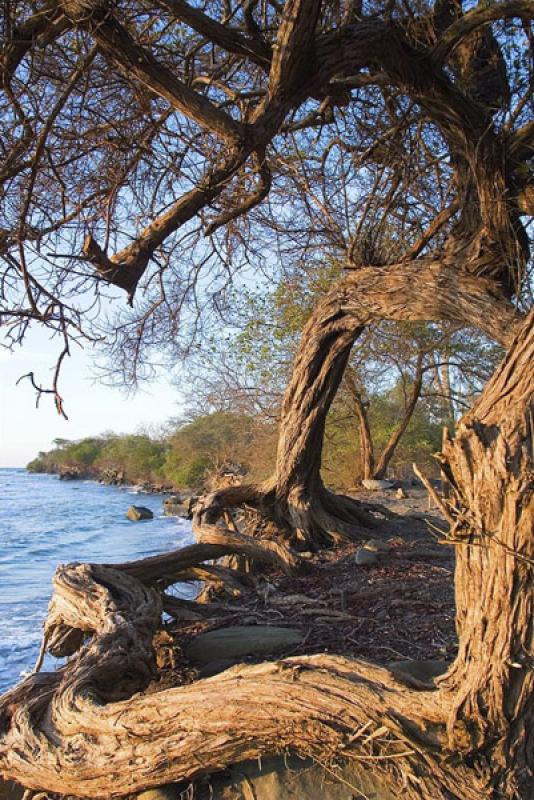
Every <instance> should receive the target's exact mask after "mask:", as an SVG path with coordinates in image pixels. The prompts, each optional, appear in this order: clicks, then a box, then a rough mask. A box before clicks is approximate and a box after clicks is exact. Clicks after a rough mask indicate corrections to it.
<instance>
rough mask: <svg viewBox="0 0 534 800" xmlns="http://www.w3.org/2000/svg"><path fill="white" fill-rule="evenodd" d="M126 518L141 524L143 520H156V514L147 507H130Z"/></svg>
mask: <svg viewBox="0 0 534 800" xmlns="http://www.w3.org/2000/svg"><path fill="white" fill-rule="evenodd" d="M126 516H127V517H128V519H130V520H131V521H132V522H139V521H140V520H142V519H154V514H153V513H152V511H151V510H150V509H149V508H146V506H130V508H129V509H128V511H127V512H126Z"/></svg>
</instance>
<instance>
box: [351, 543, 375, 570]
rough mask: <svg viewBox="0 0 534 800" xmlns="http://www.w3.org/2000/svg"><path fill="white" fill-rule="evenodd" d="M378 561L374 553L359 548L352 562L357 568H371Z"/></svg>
mask: <svg viewBox="0 0 534 800" xmlns="http://www.w3.org/2000/svg"><path fill="white" fill-rule="evenodd" d="M377 561H378V555H377V553H376V551H373V550H367V549H366V548H365V547H359V548H358V549H357V550H356V555H355V556H354V562H355V563H356V564H357V565H358V566H359V567H372V566H373V565H374V564H376V563H377Z"/></svg>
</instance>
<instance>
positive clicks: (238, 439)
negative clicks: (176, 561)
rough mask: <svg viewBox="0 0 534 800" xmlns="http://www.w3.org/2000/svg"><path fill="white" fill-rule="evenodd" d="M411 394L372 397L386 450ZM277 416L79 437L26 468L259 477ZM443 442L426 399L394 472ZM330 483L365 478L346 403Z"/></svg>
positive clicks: (144, 476) (332, 450)
mask: <svg viewBox="0 0 534 800" xmlns="http://www.w3.org/2000/svg"><path fill="white" fill-rule="evenodd" d="M403 405H404V391H403V388H402V386H401V385H400V383H395V384H393V385H392V386H391V387H389V388H387V389H386V390H384V391H382V392H377V393H376V394H375V395H373V396H372V398H370V404H369V419H370V427H371V430H372V435H373V441H374V443H375V446H376V447H377V448H378V449H380V448H381V447H383V445H384V443H385V442H387V441H388V439H389V438H390V436H391V434H392V432H393V431H394V430H395V428H396V426H397V424H398V418H399V414H401V411H402V408H403ZM276 441H277V421H276V419H274V418H269V417H266V416H265V415H264V414H261V413H260V412H257V413H252V412H250V413H245V412H231V411H222V410H219V411H213V412H211V413H206V414H199V415H198V416H197V417H195V418H194V419H192V420H191V421H187V422H181V423H177V424H173V425H172V426H169V429H168V430H167V432H166V433H164V434H162V435H152V434H149V433H137V434H116V433H103V434H101V435H99V436H91V437H87V438H84V439H80V440H77V441H70V440H67V439H55V440H54V442H53V445H54V446H53V448H52V449H50V450H48V451H46V452H45V451H41V452H40V453H39V454H38V456H37V457H36V458H35V459H33V460H32V461H31V462H30V463H29V464H28V465H27V469H28V470H29V471H30V472H34V473H41V472H48V473H57V474H60V473H62V472H66V471H69V470H74V471H76V472H78V473H79V474H80V476H82V477H86V478H95V479H102V478H103V479H105V478H106V477H107V476H111V477H112V476H117V475H119V476H120V477H121V481H123V482H125V483H132V484H135V483H151V484H154V485H157V484H161V485H165V486H172V487H174V488H177V489H178V488H186V487H187V488H191V489H197V488H200V487H202V485H203V484H204V483H205V481H206V480H207V479H208V478H209V477H210V476H211V475H213V474H214V473H216V472H217V471H219V470H221V469H223V468H224V467H225V465H240V466H241V467H242V468H244V470H245V471H246V473H247V475H248V476H249V477H250V478H252V479H254V480H262V479H263V478H265V477H267V475H268V474H269V472H270V470H272V467H273V464H274V460H275V455H276ZM440 441H441V420H440V419H439V417H438V416H437V415H436V413H435V408H434V407H433V404H432V403H430V402H426V401H424V400H422V401H420V402H419V404H418V407H417V409H416V410H415V412H414V413H413V415H412V417H411V420H410V424H409V425H408V428H407V431H406V432H405V434H404V436H403V438H402V440H401V442H400V443H399V444H398V446H397V448H396V452H395V454H394V456H393V458H392V460H391V462H390V471H389V474H390V475H392V476H396V477H404V476H406V475H407V474H409V471H410V465H411V462H412V461H414V460H417V461H418V462H419V463H424V464H427V465H428V466H429V467H430V465H431V462H432V459H431V456H432V453H434V452H435V451H436V450H437V449H438V447H439V444H440ZM323 472H324V479H325V482H326V483H327V484H329V485H331V486H335V487H339V488H344V489H347V488H349V487H352V486H354V484H355V483H357V481H358V480H359V479H360V478H362V477H363V473H362V469H361V436H360V434H359V428H358V426H357V425H356V424H355V418H354V415H353V414H351V413H350V412H349V410H348V409H347V407H346V406H345V404H344V403H343V402H340V403H338V404H337V405H336V406H335V408H334V409H333V412H332V414H331V415H330V419H329V424H328V428H327V435H326V445H325V452H324V458H323Z"/></svg>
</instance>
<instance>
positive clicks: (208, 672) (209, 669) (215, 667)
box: [198, 658, 239, 678]
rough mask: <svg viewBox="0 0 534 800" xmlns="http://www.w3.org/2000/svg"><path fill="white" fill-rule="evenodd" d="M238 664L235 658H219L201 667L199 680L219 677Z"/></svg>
mask: <svg viewBox="0 0 534 800" xmlns="http://www.w3.org/2000/svg"><path fill="white" fill-rule="evenodd" d="M238 663H239V662H238V661H236V660H235V658H219V659H217V660H216V661H210V662H209V663H208V664H204V665H203V666H202V667H200V669H199V671H198V675H199V678H211V677H212V676H213V675H218V674H219V673H220V672H224V671H225V670H227V669H230V667H234V666H235V665H236V664H238Z"/></svg>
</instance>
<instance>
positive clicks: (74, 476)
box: [59, 467, 81, 481]
mask: <svg viewBox="0 0 534 800" xmlns="http://www.w3.org/2000/svg"><path fill="white" fill-rule="evenodd" d="M80 478H81V474H80V470H79V469H78V467H62V468H61V469H60V472H59V480H60V481H77V480H79V479H80Z"/></svg>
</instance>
